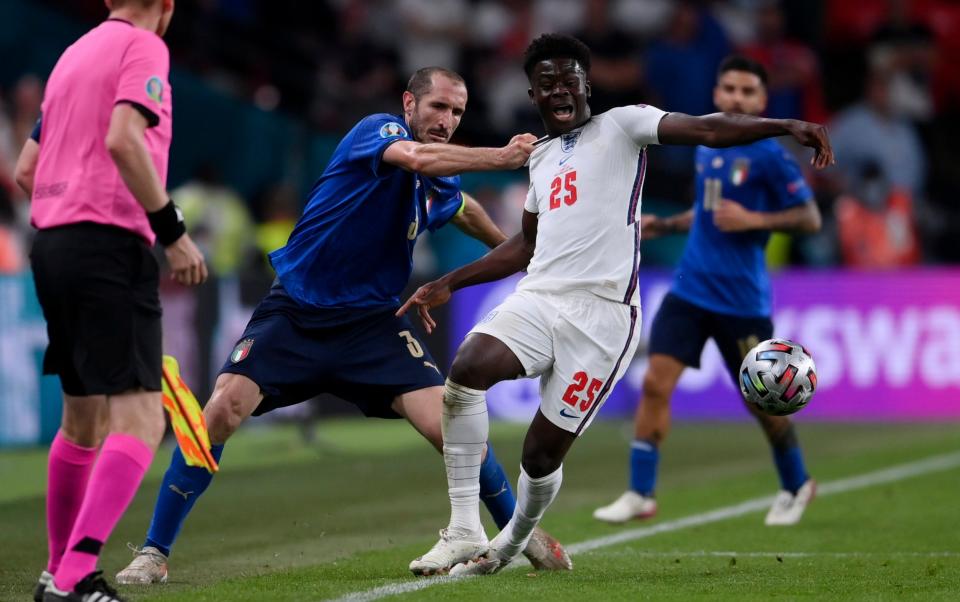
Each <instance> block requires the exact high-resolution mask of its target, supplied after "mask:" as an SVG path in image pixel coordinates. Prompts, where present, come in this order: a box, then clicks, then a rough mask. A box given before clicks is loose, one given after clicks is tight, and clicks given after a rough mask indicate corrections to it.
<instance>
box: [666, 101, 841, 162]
mask: <svg viewBox="0 0 960 602" xmlns="http://www.w3.org/2000/svg"><path fill="white" fill-rule="evenodd" d="M774 136H793V138H794V139H795V140H796V141H797V142H799V143H800V144H802V145H804V146H809V147H810V148H812V149H813V150H814V155H813V158H812V159H811V160H810V164H811V165H813V166H815V167H816V168H817V169H823V168H824V167H827V166H828V165H832V164H833V163H834V162H835V161H834V158H833V148H831V146H830V138H829V136H827V128H825V127H823V126H822V125H818V124H816V123H809V122H807V121H800V120H797V119H767V118H765V117H754V116H752V115H742V114H739V113H711V114H710V115H701V116H699V117H695V116H693V115H685V114H683V113H669V114H667V115H665V116H664V117H663V119H661V120H660V125H659V128H658V130H657V138H658V139H659V141H660V144H685V145H693V144H702V145H704V146H710V147H714V148H722V147H726V146H737V145H739V144H748V143H750V142H755V141H757V140H762V139H764V138H773V137H774Z"/></svg>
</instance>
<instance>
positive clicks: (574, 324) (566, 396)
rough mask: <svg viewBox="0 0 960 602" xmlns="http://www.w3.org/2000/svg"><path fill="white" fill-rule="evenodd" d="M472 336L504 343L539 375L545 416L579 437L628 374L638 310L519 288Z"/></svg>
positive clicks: (529, 374) (591, 297)
mask: <svg viewBox="0 0 960 602" xmlns="http://www.w3.org/2000/svg"><path fill="white" fill-rule="evenodd" d="M470 332H471V333H474V332H479V333H483V334H488V335H490V336H492V337H495V338H497V339H499V340H500V341H503V343H504V344H505V345H506V346H507V347H509V348H510V350H511V351H513V353H514V354H515V355H516V356H517V358H519V360H520V363H521V364H523V368H524V372H525V376H526V377H527V378H534V377H537V376H539V377H540V411H541V412H542V413H543V415H544V416H546V418H547V419H548V420H549V421H550V422H552V423H553V424H555V425H557V426H558V427H560V428H561V429H563V430H565V431H569V432H571V433H574V434H576V435H577V436H579V435H580V434H581V433H582V432H583V431H584V430H585V429H586V428H587V426H589V424H590V423H591V422H592V421H593V418H594V417H595V416H596V415H597V411H598V410H599V409H600V406H602V405H603V402H604V401H606V399H607V397H608V396H609V395H610V391H612V390H613V387H614V386H615V385H616V384H617V382H618V381H619V380H620V379H621V378H622V377H623V375H624V373H625V372H626V371H627V367H628V366H629V365H630V361H631V360H632V359H633V354H634V352H635V351H636V350H637V343H638V342H639V340H640V311H639V309H638V308H637V307H633V306H630V305H624V304H622V303H617V302H615V301H610V300H607V299H602V298H600V297H597V296H596V295H592V294H590V293H586V292H583V293H564V294H563V295H555V294H550V293H543V292H534V291H517V292H514V293H513V294H511V295H510V296H509V297H507V298H506V299H505V300H504V301H503V303H501V304H500V305H498V306H497V307H496V308H495V309H494V310H492V311H491V312H490V313H489V314H487V315H486V316H485V317H484V318H483V320H481V321H480V322H479V323H478V324H477V325H476V326H474V327H473V330H471V331H470Z"/></svg>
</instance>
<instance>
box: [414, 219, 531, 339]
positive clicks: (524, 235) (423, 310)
mask: <svg viewBox="0 0 960 602" xmlns="http://www.w3.org/2000/svg"><path fill="white" fill-rule="evenodd" d="M536 244H537V214H535V213H530V212H529V211H524V212H523V230H522V231H521V232H519V233H518V234H516V235H515V236H513V237H512V238H509V239H507V241H506V242H504V243H503V244H500V245H498V246H497V247H496V248H495V249H493V250H492V251H490V252H489V253H487V254H486V255H484V256H483V257H481V258H480V259H478V260H476V261H474V262H472V263H468V264H467V265H465V266H463V267H461V268H458V269H456V270H454V271H452V272H450V273H449V274H447V275H446V276H443V277H441V278H439V279H437V280H434V281H433V282H428V283H427V284H424V285H423V286H421V287H420V288H418V289H417V291H416V292H415V293H413V295H412V296H411V297H410V298H409V299H407V301H406V303H404V304H403V305H402V306H401V307H400V309H398V310H397V315H398V316H402V315H403V314H405V313H407V310H409V309H410V308H411V307H413V306H414V305H415V306H417V312H418V313H419V314H420V320H421V321H422V322H423V328H424V330H426V331H427V334H430V333H432V332H433V329H434V328H435V327H436V325H437V323H436V321H434V319H433V318H432V317H431V316H430V309H431V308H433V307H437V306H439V305H443V304H444V303H446V302H447V301H449V300H450V296H451V295H452V294H453V291H456V290H459V289H461V288H464V287H467V286H471V285H474V284H480V283H483V282H492V281H494V280H500V279H501V278H506V277H507V276H510V275H513V274H516V273H517V272H519V271H520V270H522V269H524V268H525V267H527V264H529V263H530V259H531V258H532V257H533V251H534V249H535V248H536Z"/></svg>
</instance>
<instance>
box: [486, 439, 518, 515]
mask: <svg viewBox="0 0 960 602" xmlns="http://www.w3.org/2000/svg"><path fill="white" fill-rule="evenodd" d="M480 499H481V500H483V503H484V505H486V507H487V510H489V511H490V514H491V515H492V516H493V522H495V523H497V528H498V529H503V528H504V527H505V526H507V523H508V522H510V518H511V517H512V516H513V508H514V506H516V505H517V500H516V498H514V497H513V489H511V488H510V481H509V480H508V479H507V475H506V473H504V472H503V466H500V463H499V462H497V457H496V456H495V455H494V454H493V447H492V446H491V445H490V443H489V442H488V443H487V457H486V458H484V460H483V464H481V465H480Z"/></svg>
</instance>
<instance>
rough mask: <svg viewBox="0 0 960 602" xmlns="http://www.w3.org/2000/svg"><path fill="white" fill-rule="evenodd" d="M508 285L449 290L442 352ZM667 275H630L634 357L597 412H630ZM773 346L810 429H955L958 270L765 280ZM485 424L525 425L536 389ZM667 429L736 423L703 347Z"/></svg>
mask: <svg viewBox="0 0 960 602" xmlns="http://www.w3.org/2000/svg"><path fill="white" fill-rule="evenodd" d="M518 280H519V277H517V278H512V279H509V280H505V281H502V282H497V283H491V284H487V285H482V286H475V287H471V288H468V289H464V290H461V291H458V292H457V293H456V294H454V297H453V301H452V303H453V308H452V312H451V313H452V318H453V324H452V325H451V326H452V329H451V346H452V347H453V348H454V349H455V348H456V346H457V345H459V343H460V341H462V340H463V337H464V336H465V335H466V333H467V332H469V330H470V328H471V327H472V326H473V324H475V323H476V322H477V321H479V320H480V319H481V318H483V317H484V316H485V315H486V314H487V312H489V311H490V310H491V309H493V308H494V307H496V305H497V304H498V303H499V302H500V300H502V299H503V298H504V297H505V296H506V295H508V294H509V293H510V292H511V291H512V290H513V288H514V286H515V285H516V283H517V281H518ZM670 283H671V274H670V273H669V272H664V271H641V273H640V290H641V299H642V303H643V306H642V315H643V322H642V330H641V337H642V340H641V343H640V348H639V351H638V352H637V355H636V357H635V359H634V361H633V363H632V364H631V366H630V369H629V370H628V372H627V374H626V376H625V377H624V379H623V380H622V381H621V382H620V384H619V385H618V386H617V387H616V388H615V389H614V391H613V392H612V393H611V395H610V397H609V399H608V400H607V401H606V403H605V404H604V406H603V408H602V409H601V411H600V417H601V418H604V417H606V418H625V417H628V416H631V415H632V414H633V411H634V408H635V407H636V403H637V400H638V399H639V398H640V386H641V383H642V382H643V375H644V372H645V371H646V364H647V358H646V342H647V340H648V338H649V335H650V326H651V323H652V320H653V316H654V315H655V314H656V310H657V308H658V307H659V306H660V302H661V300H662V299H663V297H664V296H665V295H666V293H667V292H668V290H669V288H670ZM773 287H774V308H775V309H774V325H775V333H776V336H780V337H785V338H789V339H793V340H795V341H797V342H799V343H802V344H803V345H805V346H806V347H807V349H809V350H810V353H811V354H812V355H813V358H814V361H815V362H816V365H817V372H818V375H819V379H820V381H819V388H818V390H817V393H816V395H815V396H814V398H813V400H812V401H811V402H810V405H809V406H807V407H806V408H805V409H804V410H803V411H802V413H801V414H802V417H803V418H805V419H814V420H881V421H897V420H939V419H960V270H958V269H929V270H915V271H898V272H853V271H844V270H818V271H792V272H783V273H779V274H777V275H775V276H774V277H773ZM487 400H488V404H489V407H490V413H491V416H494V417H497V418H502V419H509V420H528V419H529V418H530V417H532V415H533V413H534V412H535V410H536V408H537V404H538V402H539V401H538V400H539V398H538V382H537V381H536V380H533V379H520V380H516V381H511V382H505V383H501V384H499V385H497V386H495V387H494V388H493V389H491V390H490V392H489V394H488V397H487ZM671 406H672V409H673V416H674V417H675V418H679V419H711V420H712V419H719V420H741V419H746V418H747V414H746V412H745V411H744V410H743V408H742V407H741V402H740V395H739V393H738V392H737V390H736V389H735V388H734V385H733V383H732V381H731V379H730V376H729V375H728V374H727V373H726V371H725V368H724V366H723V363H722V361H721V358H720V354H719V352H718V351H717V349H716V347H715V346H714V345H713V343H712V342H710V343H708V345H707V348H706V350H705V351H704V353H703V356H702V358H701V367H700V369H699V370H693V369H689V370H687V371H686V372H685V373H684V375H683V377H682V378H681V380H680V383H679V385H678V388H677V391H676V392H675V394H674V397H673V399H672V402H671Z"/></svg>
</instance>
